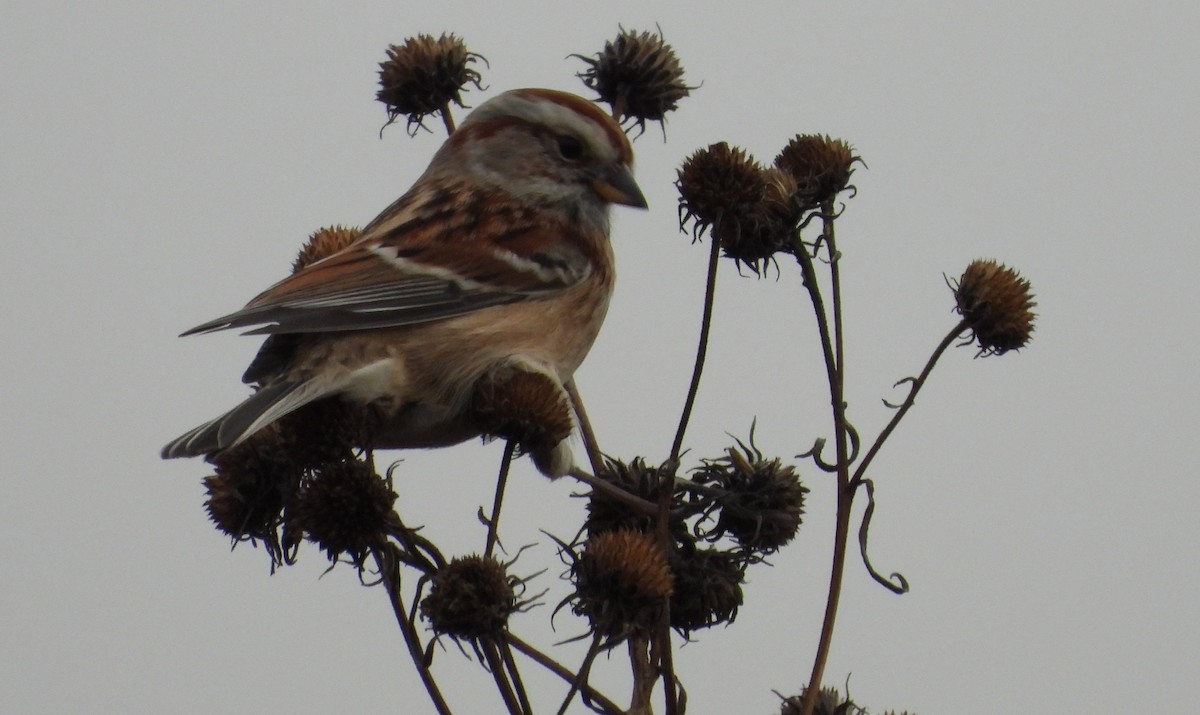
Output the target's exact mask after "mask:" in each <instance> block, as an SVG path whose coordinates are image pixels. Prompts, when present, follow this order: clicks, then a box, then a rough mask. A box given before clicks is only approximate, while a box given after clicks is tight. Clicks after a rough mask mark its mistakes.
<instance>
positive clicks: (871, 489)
mask: <svg viewBox="0 0 1200 715" xmlns="http://www.w3.org/2000/svg"><path fill="white" fill-rule="evenodd" d="M860 483H861V484H862V485H863V486H865V487H866V488H867V508H866V510H865V511H864V512H863V518H862V524H861V525H860V526H859V527H858V550H859V553H861V554H862V560H863V566H866V567H867V573H869V574H871V578H873V579H875V581H877V582H878V583H879V585H881V586H883V587H884V588H886V589H887V590H889V591H891V592H892V593H896V594H902V593H908V579H906V578H904V575H903V574H901V573H898V572H892V575H891V576H889V577H886V578H885V577H884V576H882V575H881V574H880V573H879V572H878V571H876V570H875V567H874V566H871V559H870V558H868V557H867V534H868V532H869V531H870V529H871V515H872V514H874V513H875V483H874V482H872V481H871V480H870V479H863V480H862V481H861V482H860ZM892 579H895V581H892Z"/></svg>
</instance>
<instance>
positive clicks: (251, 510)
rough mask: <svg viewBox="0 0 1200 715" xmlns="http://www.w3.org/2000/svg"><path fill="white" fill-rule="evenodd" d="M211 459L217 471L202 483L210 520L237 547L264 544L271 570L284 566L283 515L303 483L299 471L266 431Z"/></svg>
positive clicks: (212, 456)
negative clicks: (286, 504)
mask: <svg viewBox="0 0 1200 715" xmlns="http://www.w3.org/2000/svg"><path fill="white" fill-rule="evenodd" d="M208 459H209V461H210V462H212V463H213V464H214V465H215V466H216V473H215V474H213V475H212V476H209V477H205V479H204V486H205V489H206V490H207V491H208V499H207V500H206V501H205V502H204V507H205V509H206V510H207V511H208V516H209V518H210V519H211V520H212V522H213V523H214V524H215V525H216V526H217V529H218V530H220V531H222V532H224V533H225V534H228V535H229V536H231V537H233V540H234V541H235V542H238V541H249V542H251V543H258V542H259V541H261V542H262V543H263V546H264V547H265V548H266V550H267V554H268V556H270V557H271V568H272V570H273V569H274V568H275V567H276V566H278V565H281V564H283V563H284V561H285V559H284V550H283V548H282V546H281V543H280V538H279V527H280V525H281V523H282V516H281V512H282V510H283V506H284V504H285V503H287V501H288V500H289V499H290V498H291V496H292V494H293V493H294V492H295V490H296V485H297V484H298V483H299V481H300V477H301V470H300V468H298V467H297V466H296V465H295V464H294V463H293V461H292V460H291V458H290V456H289V455H288V454H287V451H286V450H285V449H283V447H282V445H280V444H279V442H278V441H276V440H275V439H274V435H273V434H272V433H270V432H268V431H266V430H264V431H263V433H261V434H259V435H255V437H254V438H252V439H250V440H248V441H246V442H244V443H243V444H240V445H238V446H237V447H234V448H232V449H227V450H225V451H223V452H219V453H217V454H215V455H211V456H210V457H209V458H208Z"/></svg>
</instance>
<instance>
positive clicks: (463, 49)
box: [375, 33, 486, 130]
mask: <svg viewBox="0 0 1200 715" xmlns="http://www.w3.org/2000/svg"><path fill="white" fill-rule="evenodd" d="M387 55H388V59H387V60H386V61H385V62H381V63H380V64H379V91H378V92H377V93H376V94H375V97H376V98H377V99H378V100H379V101H380V102H383V103H384V104H385V105H386V106H387V110H388V124H391V123H392V122H394V121H396V119H397V118H399V117H401V116H406V117H408V126H409V129H410V130H415V129H416V127H419V126H422V122H423V121H424V120H425V117H427V116H429V115H430V114H436V113H438V112H442V111H446V110H448V109H449V106H450V103H451V102H453V103H454V104H457V105H458V106H460V107H461V106H463V102H462V91H463V90H464V89H466V88H467V85H468V84H472V85H474V86H475V87H476V88H479V83H480V81H481V80H482V77H481V75H480V74H479V71H478V70H475V69H473V68H472V67H471V64H472V63H474V62H475V61H476V60H479V59H483V58H482V57H481V56H480V55H477V54H475V53H474V52H468V51H467V46H466V44H465V43H464V42H463V41H462V40H460V39H459V38H457V37H455V36H454V35H452V34H451V35H447V34H445V33H443V34H442V36H441V37H438V38H434V37H433V35H424V34H422V35H417V36H416V37H410V38H408V39H407V40H405V41H404V44H403V45H391V46H390V47H388V50H387ZM485 62H486V60H485Z"/></svg>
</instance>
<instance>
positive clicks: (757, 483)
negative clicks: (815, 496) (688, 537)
mask: <svg viewBox="0 0 1200 715" xmlns="http://www.w3.org/2000/svg"><path fill="white" fill-rule="evenodd" d="M692 478H693V479H694V480H695V481H696V482H697V483H698V484H703V485H705V486H708V487H711V488H713V489H714V490H715V492H716V494H715V495H713V496H708V495H706V498H707V499H710V500H711V501H710V502H709V504H710V507H709V509H708V513H709V514H711V513H712V512H714V511H715V512H716V513H717V521H716V525H715V526H713V527H712V528H711V529H710V530H708V531H707V532H705V533H704V534H703V535H704V537H705V538H708V539H709V540H716V539H718V538H720V537H722V536H725V535H726V534H728V535H729V536H731V537H733V539H734V540H736V541H737V542H738V543H739V544H741V545H742V546H743V547H745V548H746V549H749V550H751V551H754V552H757V553H759V554H770V553H773V552H775V551H777V550H778V549H779V548H780V547H782V546H783V545H785V544H787V543H788V542H790V541H791V540H792V539H793V538H795V536H796V531H797V530H798V529H799V528H800V523H801V521H802V517H803V515H804V497H805V495H806V494H808V487H806V486H804V485H803V484H802V483H801V482H800V476H799V475H798V474H797V473H796V469H795V467H793V466H792V465H789V464H783V463H782V462H781V461H780V460H779V459H770V460H768V459H765V458H763V455H762V452H760V451H759V450H758V449H757V448H756V447H754V442H753V440H752V441H751V443H750V445H749V446H747V445H746V444H744V443H742V442H741V441H740V440H739V441H738V445H737V447H730V448H729V449H728V450H727V452H726V456H724V457H719V458H717V459H710V460H704V463H703V464H702V466H700V467H698V468H697V469H696V470H695V471H694V472H693V477H692Z"/></svg>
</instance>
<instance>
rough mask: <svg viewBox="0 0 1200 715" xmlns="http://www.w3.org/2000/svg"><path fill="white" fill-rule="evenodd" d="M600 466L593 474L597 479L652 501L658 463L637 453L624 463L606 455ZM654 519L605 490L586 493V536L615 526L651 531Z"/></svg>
mask: <svg viewBox="0 0 1200 715" xmlns="http://www.w3.org/2000/svg"><path fill="white" fill-rule="evenodd" d="M604 466H605V468H604V470H602V471H601V472H600V473H599V474H597V475H596V476H597V477H599V478H600V479H603V480H604V481H606V482H608V483H609V484H612V485H613V486H615V487H617V488H619V489H621V490H622V491H624V492H626V493H628V494H632V495H634V496H636V497H640V498H641V499H644V500H646V501H648V502H651V503H654V502H655V501H657V500H658V490H659V484H660V481H661V479H662V470H661V469H660V468H659V467H652V466H650V465H648V464H646V460H644V459H642V458H641V457H635V458H634V459H633V461H631V462H629V463H628V464H626V463H625V462H622V461H620V460H618V459H607V460H605V465H604ZM654 523H655V518H654V517H653V516H651V515H649V514H644V513H642V512H640V511H635V510H633V509H632V508H630V507H629V505H627V504H625V503H624V502H621V501H618V500H617V499H614V498H613V497H611V496H609V495H608V494H607V493H606V492H603V491H600V490H595V489H594V490H592V493H591V494H590V495H588V503H587V519H585V520H584V523H583V528H584V530H585V531H586V532H587V534H588V535H589V536H595V535H597V534H601V533H603V532H606V531H617V530H619V529H633V530H635V531H645V532H648V533H649V532H652V531H654Z"/></svg>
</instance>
